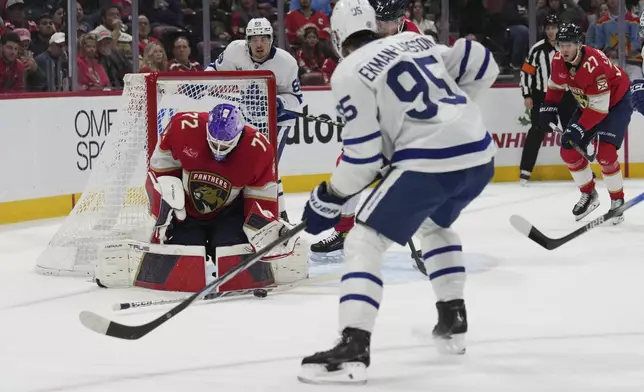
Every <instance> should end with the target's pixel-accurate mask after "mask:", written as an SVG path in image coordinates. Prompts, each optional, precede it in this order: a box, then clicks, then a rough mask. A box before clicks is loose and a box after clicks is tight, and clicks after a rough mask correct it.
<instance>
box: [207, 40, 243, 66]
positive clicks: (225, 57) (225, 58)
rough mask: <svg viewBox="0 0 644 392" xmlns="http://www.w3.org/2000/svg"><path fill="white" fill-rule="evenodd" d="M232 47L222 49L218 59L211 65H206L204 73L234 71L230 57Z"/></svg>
mask: <svg viewBox="0 0 644 392" xmlns="http://www.w3.org/2000/svg"><path fill="white" fill-rule="evenodd" d="M232 51H233V50H232V45H229V46H228V47H227V48H226V49H224V51H223V52H221V53H220V54H219V57H217V60H215V61H213V62H212V63H210V64H208V66H207V67H206V69H205V70H206V71H235V70H236V69H237V68H235V64H234V63H233V61H231V60H233V59H231V58H230V57H232V56H233V55H232V53H231V52H232Z"/></svg>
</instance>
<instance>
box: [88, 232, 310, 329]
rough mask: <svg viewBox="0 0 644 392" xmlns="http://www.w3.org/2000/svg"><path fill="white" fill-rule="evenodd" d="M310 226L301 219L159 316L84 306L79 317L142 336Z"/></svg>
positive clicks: (92, 326)
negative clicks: (131, 319) (136, 320)
mask: <svg viewBox="0 0 644 392" xmlns="http://www.w3.org/2000/svg"><path fill="white" fill-rule="evenodd" d="M305 228H306V221H302V222H300V223H299V224H298V225H297V226H295V227H293V228H292V229H291V230H289V231H287V232H286V233H285V234H284V235H283V236H281V237H279V238H277V239H275V240H274V241H273V242H271V243H269V244H268V245H266V246H265V247H264V248H262V249H260V250H259V251H258V252H257V253H254V254H253V255H252V256H250V257H249V258H247V259H246V260H244V261H242V262H241V263H239V264H238V265H236V266H235V267H234V268H232V269H231V270H230V271H228V272H226V273H225V274H223V275H221V276H220V277H219V278H217V279H215V280H213V281H212V282H210V283H208V284H207V285H206V286H205V287H204V288H203V289H201V290H200V291H198V292H196V293H194V294H193V295H191V296H189V297H188V298H186V299H184V300H183V301H182V302H181V303H180V304H179V305H177V306H175V307H174V308H172V309H170V310H169V311H167V312H166V313H164V314H163V315H161V316H159V317H157V318H156V319H154V320H152V321H150V322H148V323H146V324H142V325H124V324H120V323H117V322H115V321H110V320H108V319H106V318H105V317H103V316H99V315H98V314H96V313H93V312H90V311H87V310H84V311H82V312H81V313H80V314H79V319H80V322H81V324H83V325H84V326H85V327H86V328H88V329H90V330H92V331H94V332H96V333H99V334H102V335H107V336H112V337H115V338H119V339H128V340H135V339H139V338H141V337H143V336H145V335H147V334H148V333H150V332H152V331H154V330H155V329H156V328H158V327H159V326H160V325H162V324H163V323H165V322H166V321H168V320H170V319H171V318H173V317H174V316H176V315H177V314H179V313H181V312H182V311H184V310H185V309H186V308H187V307H188V306H190V305H192V303H194V302H195V301H198V300H200V299H201V298H203V297H204V296H206V295H207V294H209V293H210V292H211V291H213V290H215V289H216V288H217V287H219V286H221V285H222V284H224V283H226V282H228V281H229V280H231V279H232V278H234V277H235V276H236V275H237V274H239V273H240V272H242V271H244V270H246V269H247V268H249V267H250V266H252V265H253V264H255V263H257V262H258V261H260V259H261V258H262V257H264V256H265V255H267V254H268V253H269V252H270V251H271V250H272V249H273V248H275V247H276V246H278V245H280V244H282V243H284V242H286V241H288V240H289V239H291V238H292V237H294V236H295V235H297V234H298V233H300V232H301V231H302V230H304V229H305Z"/></svg>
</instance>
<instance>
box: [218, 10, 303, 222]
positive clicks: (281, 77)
mask: <svg viewBox="0 0 644 392" xmlns="http://www.w3.org/2000/svg"><path fill="white" fill-rule="evenodd" d="M273 41H274V34H273V27H272V26H271V23H270V22H269V21H268V19H266V18H255V19H251V20H250V22H248V26H247V27H246V39H245V40H243V39H240V40H236V41H233V42H231V43H230V44H229V45H228V46H227V47H226V49H225V50H224V51H223V52H222V53H221V54H220V55H219V57H218V58H217V60H216V61H215V62H213V63H211V64H210V65H209V66H208V67H207V68H206V71H252V70H266V71H272V72H273V74H274V75H275V81H276V87H277V128H278V136H277V143H278V145H277V146H275V149H276V150H277V160H278V162H279V160H280V158H281V157H282V152H283V151H284V146H285V145H286V138H287V136H288V134H289V132H290V131H291V129H292V128H293V127H294V126H295V121H296V120H295V119H296V117H295V116H294V115H292V114H290V113H288V112H286V111H285V110H290V111H295V110H296V109H297V108H298V107H299V106H300V105H301V104H302V91H301V87H300V79H299V78H298V74H297V73H298V66H297V61H296V60H295V58H293V56H291V55H290V54H289V53H288V52H287V51H285V50H283V49H280V48H277V47H275V46H274V45H273ZM248 95H249V96H253V99H256V96H257V94H248ZM253 106H257V105H253ZM251 123H252V121H251ZM278 187H279V194H278V200H279V209H280V215H281V216H282V218H283V219H286V210H285V203H284V197H283V196H284V191H283V189H282V180H281V178H280V179H279V180H278Z"/></svg>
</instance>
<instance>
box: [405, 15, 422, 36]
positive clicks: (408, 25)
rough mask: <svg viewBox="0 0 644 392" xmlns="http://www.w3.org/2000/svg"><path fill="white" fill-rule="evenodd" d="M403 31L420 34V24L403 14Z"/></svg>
mask: <svg viewBox="0 0 644 392" xmlns="http://www.w3.org/2000/svg"><path fill="white" fill-rule="evenodd" d="M402 31H411V32H412V33H418V34H420V30H418V26H416V24H415V23H414V22H412V21H411V20H409V19H408V18H406V17H404V16H403V28H402Z"/></svg>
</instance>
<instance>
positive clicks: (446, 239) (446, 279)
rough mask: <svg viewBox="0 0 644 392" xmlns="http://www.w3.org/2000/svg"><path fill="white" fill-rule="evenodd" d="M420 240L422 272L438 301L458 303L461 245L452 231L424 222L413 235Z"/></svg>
mask: <svg viewBox="0 0 644 392" xmlns="http://www.w3.org/2000/svg"><path fill="white" fill-rule="evenodd" d="M416 235H417V237H418V238H420V243H421V248H422V252H423V260H424V261H425V268H426V269H427V274H428V275H429V280H430V281H431V282H432V288H433V289H434V293H435V295H436V299H437V300H438V301H450V300H453V299H462V298H463V295H464V293H463V292H464V289H465V279H466V275H465V263H464V260H463V251H462V247H461V241H460V238H459V236H458V234H456V232H455V231H454V230H452V229H444V228H442V227H439V226H438V225H436V224H435V223H434V222H432V221H431V219H427V220H426V221H425V222H424V223H423V225H422V226H421V227H420V229H419V230H418V232H417V233H416Z"/></svg>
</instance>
